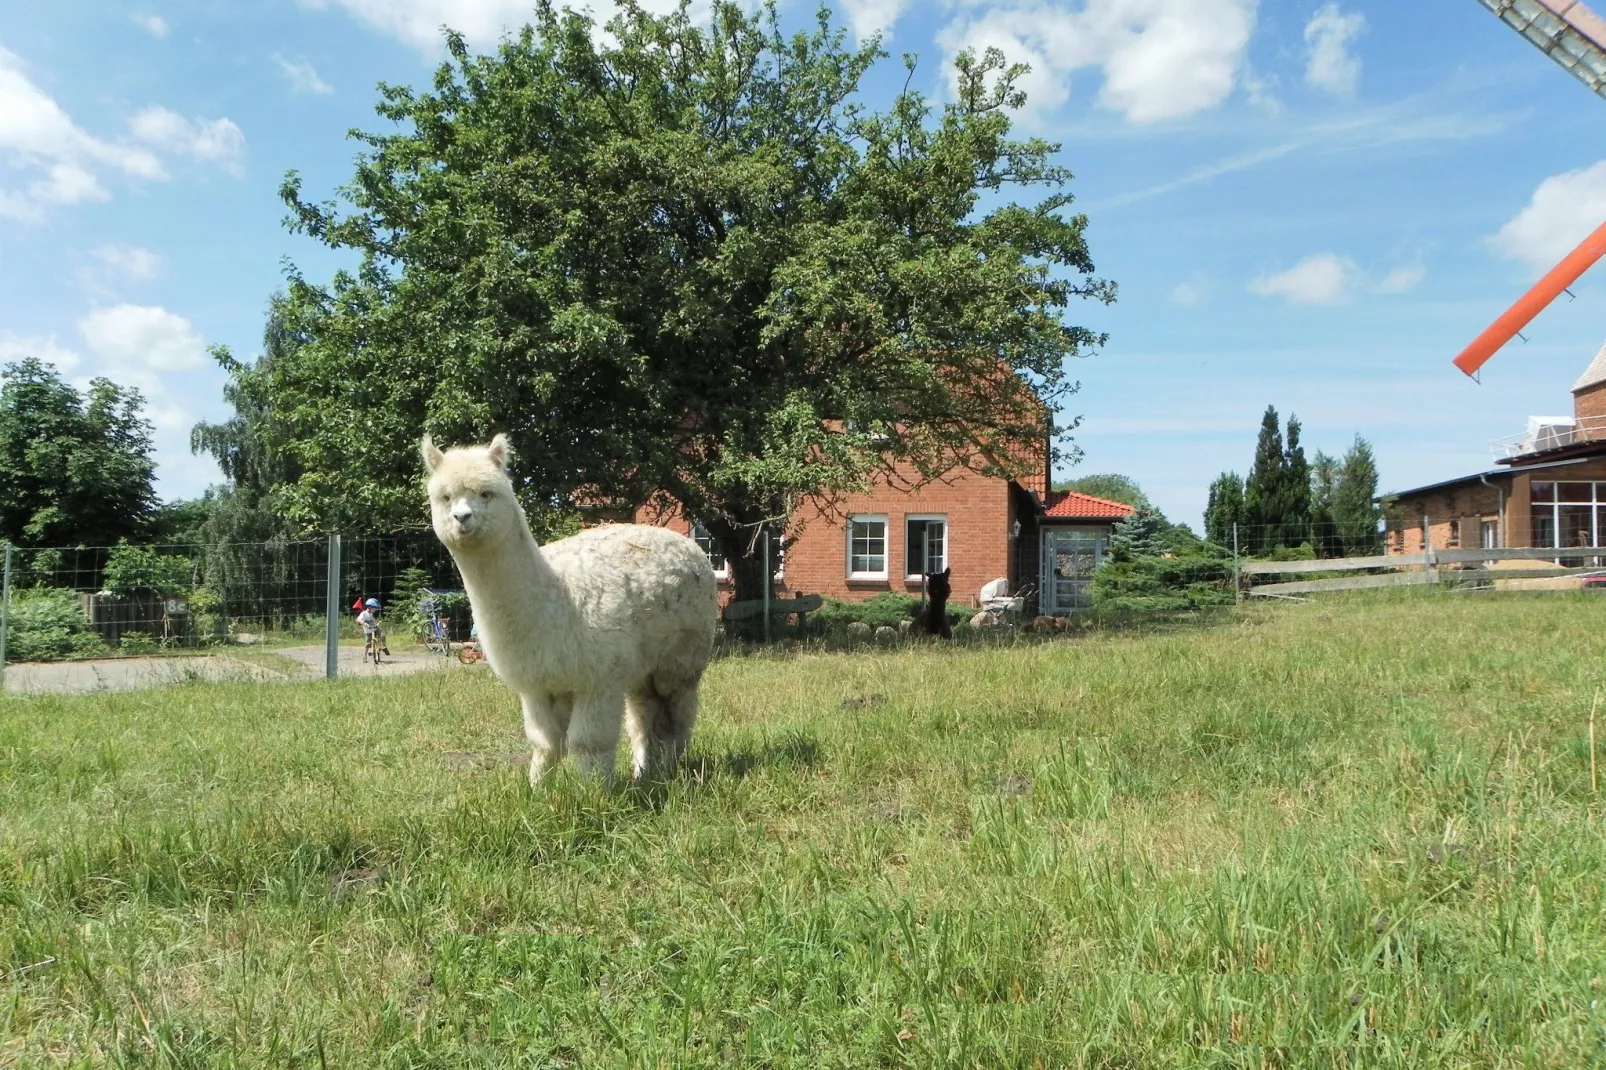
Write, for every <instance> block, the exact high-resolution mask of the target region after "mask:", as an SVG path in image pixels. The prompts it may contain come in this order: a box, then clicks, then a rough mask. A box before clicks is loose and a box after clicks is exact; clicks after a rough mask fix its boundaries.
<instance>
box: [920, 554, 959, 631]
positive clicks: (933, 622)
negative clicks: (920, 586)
mask: <svg viewBox="0 0 1606 1070" xmlns="http://www.w3.org/2000/svg"><path fill="white" fill-rule="evenodd" d="M951 572H953V569H952V568H945V569H943V570H942V571H941V572H927V573H925V577H926V604H925V606H923V607H922V608H921V610H920V615H919V617H917V618H916V620H915V631H917V632H921V633H923V634H925V635H939V636H941V637H942V638H944V639H952V638H953V637H954V633H953V629H952V628H950V627H948V596H949V595H950V594H952V593H953V586H952V585H951V584H950V583H949V580H948V577H949V574H950V573H951Z"/></svg>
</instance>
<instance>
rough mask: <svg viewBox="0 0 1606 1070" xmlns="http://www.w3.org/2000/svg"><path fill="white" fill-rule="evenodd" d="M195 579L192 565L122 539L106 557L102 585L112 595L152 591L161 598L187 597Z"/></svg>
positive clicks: (171, 555)
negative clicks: (131, 544) (179, 595)
mask: <svg viewBox="0 0 1606 1070" xmlns="http://www.w3.org/2000/svg"><path fill="white" fill-rule="evenodd" d="M194 578H195V563H194V562H192V561H191V560H190V559H189V558H187V557H183V556H180V555H178V554H162V553H157V552H156V551H155V550H152V549H149V548H148V547H143V546H130V545H128V540H127V539H124V540H122V541H121V542H119V543H118V544H117V545H116V546H115V547H113V548H112V551H111V553H110V554H108V555H107V556H106V573H105V576H104V577H103V578H102V580H101V583H102V585H103V586H104V587H105V588H106V590H108V591H111V592H112V593H113V594H133V593H134V592H135V591H142V590H151V591H156V592H157V593H158V594H163V595H178V594H187V593H188V592H189V589H190V585H191V584H192V583H193V582H194Z"/></svg>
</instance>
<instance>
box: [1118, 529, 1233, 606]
mask: <svg viewBox="0 0 1606 1070" xmlns="http://www.w3.org/2000/svg"><path fill="white" fill-rule="evenodd" d="M1236 600H1237V597H1236V595H1235V593H1234V592H1233V589H1232V555H1231V554H1229V553H1227V552H1226V551H1225V550H1223V549H1221V548H1220V547H1218V546H1216V545H1214V544H1213V543H1200V544H1199V549H1198V550H1197V551H1195V552H1191V553H1182V554H1176V555H1174V556H1172V557H1132V558H1127V559H1126V560H1107V561H1106V562H1105V564H1104V566H1103V567H1102V568H1100V569H1099V570H1098V571H1097V572H1095V573H1094V574H1093V604H1094V606H1095V607H1096V608H1098V609H1100V610H1113V611H1115V612H1143V611H1150V612H1152V611H1155V610H1178V609H1198V608H1201V607H1203V606H1222V605H1231V604H1232V603H1233V602H1234V601H1236Z"/></svg>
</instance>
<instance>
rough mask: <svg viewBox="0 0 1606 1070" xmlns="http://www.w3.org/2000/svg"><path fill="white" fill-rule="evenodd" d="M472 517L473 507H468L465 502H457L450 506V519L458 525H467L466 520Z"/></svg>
mask: <svg viewBox="0 0 1606 1070" xmlns="http://www.w3.org/2000/svg"><path fill="white" fill-rule="evenodd" d="M473 515H474V507H473V506H471V505H469V504H468V503H467V502H458V503H457V504H456V505H454V506H452V519H453V520H455V521H457V522H458V523H459V524H465V523H467V522H468V518H469V517H471V516H473Z"/></svg>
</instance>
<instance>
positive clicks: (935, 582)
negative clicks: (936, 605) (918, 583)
mask: <svg viewBox="0 0 1606 1070" xmlns="http://www.w3.org/2000/svg"><path fill="white" fill-rule="evenodd" d="M952 574H953V569H951V568H945V569H943V570H942V571H941V572H928V573H926V596H927V597H928V598H930V599H931V600H932V601H933V602H946V601H948V596H949V595H951V594H953V593H954V588H953V583H952V581H951V580H950V578H949V577H950V576H951V575H952Z"/></svg>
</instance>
